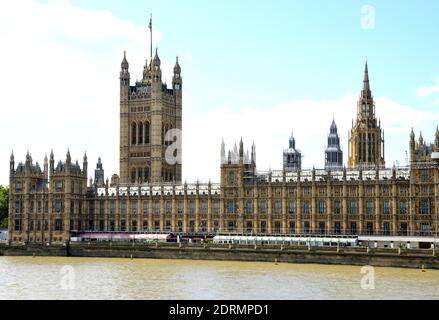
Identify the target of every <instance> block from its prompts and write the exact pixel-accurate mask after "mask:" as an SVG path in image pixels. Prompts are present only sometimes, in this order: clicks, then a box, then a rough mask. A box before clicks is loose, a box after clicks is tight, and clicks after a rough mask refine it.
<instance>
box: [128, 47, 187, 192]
mask: <svg viewBox="0 0 439 320" xmlns="http://www.w3.org/2000/svg"><path fill="white" fill-rule="evenodd" d="M172 129H176V130H179V132H181V129H182V78H181V68H180V65H179V63H178V58H177V62H176V65H175V67H174V76H173V81H172V89H168V87H167V86H166V84H164V83H163V82H162V70H161V61H160V58H159V56H158V53H157V51H156V54H155V57H154V58H153V59H152V61H151V63H150V64H149V65H148V62H146V63H145V68H144V71H143V80H142V81H139V82H137V83H136V84H135V86H130V73H129V64H128V61H127V59H126V56H125V55H124V58H123V61H122V65H121V72H120V183H123V184H132V183H162V182H176V183H181V174H182V173H181V164H178V163H176V164H169V161H166V149H167V147H168V146H169V145H170V144H171V143H172V142H174V136H175V135H171V136H170V137H166V135H167V133H168V132H171V133H172ZM178 139H180V141H181V134H180V135H178Z"/></svg>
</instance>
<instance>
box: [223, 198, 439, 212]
mask: <svg viewBox="0 0 439 320" xmlns="http://www.w3.org/2000/svg"><path fill="white" fill-rule="evenodd" d="M253 204H254V202H253V200H247V201H246V202H245V203H244V213H246V214H252V213H253ZM287 206H288V213H290V214H296V213H297V205H296V202H293V201H290V202H288V204H287ZM332 208H333V213H335V214H341V212H342V202H341V201H340V200H333V201H332ZM272 209H273V210H272V212H273V213H274V214H281V213H282V202H281V200H275V201H274V202H273V208H272ZM365 209H366V210H365V213H366V214H367V215H372V214H374V212H375V201H373V200H366V202H365ZM258 210H259V212H260V213H261V214H267V213H268V201H267V200H259V203H258ZM380 210H382V213H383V214H391V213H392V206H391V201H390V200H384V201H383V202H382V203H381V205H380ZM419 210H420V213H421V214H431V212H432V208H431V200H430V199H423V200H420V201H419ZM238 211H239V210H238V205H237V202H236V200H228V201H227V212H228V213H238ZM311 212H312V205H311V202H309V201H304V202H303V205H302V213H304V214H310V213H311ZM407 212H408V202H407V201H400V202H399V213H400V214H407ZM317 213H319V214H325V213H327V202H326V200H321V201H317ZM348 213H349V214H358V213H359V208H358V202H357V201H356V200H351V201H349V202H348Z"/></svg>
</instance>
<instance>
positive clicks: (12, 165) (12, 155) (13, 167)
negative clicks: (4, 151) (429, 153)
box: [9, 151, 15, 173]
mask: <svg viewBox="0 0 439 320" xmlns="http://www.w3.org/2000/svg"><path fill="white" fill-rule="evenodd" d="M9 171H10V173H14V172H15V159H14V151H12V153H11V159H10V161H9Z"/></svg>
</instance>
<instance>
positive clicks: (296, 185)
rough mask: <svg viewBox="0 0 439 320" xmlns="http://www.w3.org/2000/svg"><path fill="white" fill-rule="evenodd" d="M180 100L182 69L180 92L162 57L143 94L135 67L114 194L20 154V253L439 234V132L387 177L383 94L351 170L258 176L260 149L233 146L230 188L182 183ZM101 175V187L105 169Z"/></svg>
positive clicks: (67, 168) (225, 164)
mask: <svg viewBox="0 0 439 320" xmlns="http://www.w3.org/2000/svg"><path fill="white" fill-rule="evenodd" d="M366 74H367V68H366ZM366 80H367V81H366ZM179 90H181V76H180V68H179V66H178V62H177V65H176V68H175V70H174V83H173V89H172V91H170V90H168V89H165V87H164V86H163V84H162V82H161V72H160V63H159V60H158V56H157V55H156V57H155V58H154V60H153V61H152V66H150V67H146V68H145V78H144V80H143V82H142V83H138V84H137V85H136V87H130V86H129V73H128V63H127V61H126V58H124V61H123V63H122V72H121V176H120V180H119V177H117V176H116V177H115V178H113V179H112V183H111V184H110V183H109V182H108V179H107V181H106V183H105V184H103V183H102V178H100V179H99V181H95V182H94V183H90V184H88V185H87V169H88V163H87V156H84V161H83V167H82V168H81V167H80V166H79V164H78V163H76V164H73V163H72V161H71V156H70V153H69V152H68V153H67V156H66V160H65V162H59V163H58V165H57V166H56V167H55V160H54V155H53V153H52V154H51V156H50V162H49V161H48V159H47V158H46V159H45V161H44V168H43V169H41V168H40V166H39V164H38V163H36V164H34V163H33V160H32V157H31V156H30V155H29V154H28V155H27V157H26V162H25V163H24V164H23V163H20V164H18V166H17V167H16V166H15V160H14V156H13V155H12V156H11V161H10V190H11V191H10V207H9V217H10V218H9V240H10V242H13V243H24V242H25V243H54V244H56V243H64V242H66V241H69V240H70V237H71V235H72V232H74V231H75V232H85V231H96V232H174V233H231V232H239V233H259V234H374V235H431V234H436V235H437V232H438V215H439V169H438V162H437V159H438V154H437V152H438V151H439V130H438V131H437V132H436V137H435V143H434V144H431V145H428V144H427V143H426V142H425V141H424V139H423V137H422V135H421V136H420V137H419V140H418V141H417V142H416V141H415V135H414V133H413V132H412V134H411V136H410V166H409V167H407V168H391V169H386V168H384V161H383V160H384V154H383V151H384V148H381V144H383V141H382V136H381V129H380V128H379V126H376V122H375V121H372V120H371V119H368V117H370V116H371V115H372V114H373V117H374V112H372V102H371V100H370V97H371V95H369V93H367V92H366V94H364V92H363V95H362V96H364V97H366V98H367V99H366V100H367V103H366V104H361V105H360V106H359V111H361V112H360V113H359V118H360V119H359V120H358V121H357V123H358V126H356V127H355V128H354V129H353V131H352V137H351V139H353V140H352V141H351V145H352V146H354V147H353V148H351V149H350V166H349V168H348V169H347V168H334V169H333V168H327V169H325V170H316V169H313V170H302V169H300V168H298V169H297V170H292V171H286V170H284V171H280V172H268V173H258V172H257V170H256V147H255V145H254V144H253V146H252V150H251V153H249V152H246V153H245V152H244V144H243V142H242V140H241V143H240V144H239V148H238V147H237V146H236V145H235V148H234V149H233V150H231V151H230V152H229V153H228V154H227V155H226V151H225V145H224V143H223V145H222V147H221V181H220V183H219V184H212V183H208V184H200V183H195V184H181V183H179V180H181V166H176V167H170V166H168V165H167V164H166V163H164V157H163V151H164V150H163V149H164V147H165V146H166V145H165V144H164V143H163V141H161V140H162V139H163V134H164V131H163V129H164V128H165V130H166V128H181V92H179ZM367 90H368V76H367V78H365V91H367ZM373 108H374V107H373ZM171 109H172V110H171ZM148 125H149V126H150V128H151V127H152V129H150V130H151V133H150V136H149V137H148V132H149V131H148V129H145V128H147V127H148ZM363 126H364V128H365V129H363ZM368 126H370V127H368ZM139 128H143V129H139ZM364 130H366V131H367V132H366V131H364ZM368 130H369V131H368ZM363 131H364V132H363ZM369 134H370V136H369ZM148 138H149V139H150V140H148ZM369 138H370V139H369ZM148 142H150V143H148ZM357 145H358V146H359V147H356V146H357ZM363 145H364V146H365V147H363ZM360 150H363V151H361V152H360ZM368 150H371V151H372V152H368ZM360 153H361V155H360ZM97 169H98V170H99V174H98V175H97V176H99V177H101V176H102V175H103V172H102V170H103V169H102V163H98V168H97ZM140 170H142V171H140ZM148 170H151V171H148ZM140 173H141V174H140ZM145 173H148V174H145ZM171 181H172V182H171Z"/></svg>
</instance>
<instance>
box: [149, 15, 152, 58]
mask: <svg viewBox="0 0 439 320" xmlns="http://www.w3.org/2000/svg"><path fill="white" fill-rule="evenodd" d="M149 30H150V32H151V62H152V13H151V20H150V21H149Z"/></svg>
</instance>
